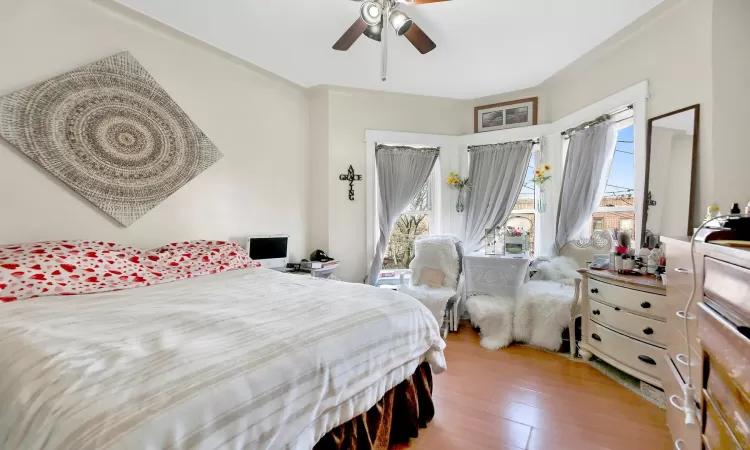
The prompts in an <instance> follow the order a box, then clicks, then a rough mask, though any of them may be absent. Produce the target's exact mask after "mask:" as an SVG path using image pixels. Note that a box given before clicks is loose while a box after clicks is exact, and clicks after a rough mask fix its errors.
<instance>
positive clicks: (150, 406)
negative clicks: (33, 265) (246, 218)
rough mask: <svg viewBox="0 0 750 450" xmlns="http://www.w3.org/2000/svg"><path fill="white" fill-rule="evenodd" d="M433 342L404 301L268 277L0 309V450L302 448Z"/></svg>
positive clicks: (432, 328) (436, 367) (232, 275)
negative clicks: (41, 449) (43, 449)
mask: <svg viewBox="0 0 750 450" xmlns="http://www.w3.org/2000/svg"><path fill="white" fill-rule="evenodd" d="M444 347H445V343H444V342H443V341H442V340H441V338H440V331H439V329H438V326H437V323H436V322H435V319H434V318H433V317H432V314H430V312H429V311H428V310H427V308H425V307H424V306H422V305H421V304H420V303H419V302H418V301H416V300H414V299H412V298H410V297H408V296H406V295H404V294H400V293H398V292H394V291H390V290H385V289H375V288H372V287H369V286H364V285H358V284H348V283H339V282H334V281H325V280H315V279H312V278H309V277H302V276H291V275H283V274H279V273H276V272H273V271H270V270H267V269H247V270H238V271H232V272H226V273H222V274H217V275H210V276H205V277H201V278H196V279H191V280H184V281H178V282H174V283H169V284H164V285H159V286H152V287H147V288H138V289H132V290H126V291H118V292H108V293H102V294H91V295H78V296H69V297H46V298H38V299H32V300H25V301H18V302H15V303H8V304H4V305H0V448H2V449H24V450H31V449H40V448H46V449H55V450H65V449H74V450H84V449H108V448H110V449H162V448H164V449H166V448H169V449H194V448H195V449H218V448H221V449H224V448H226V449H239V448H247V449H278V448H294V449H309V448H311V447H312V446H313V445H314V444H315V443H316V442H317V441H318V440H319V439H320V438H321V437H322V436H323V435H324V434H325V433H327V432H328V431H330V430H331V429H333V428H334V427H336V426H338V425H340V424H342V423H344V422H346V421H348V420H350V419H352V418H353V417H355V416H357V415H359V414H362V413H363V412H365V411H367V410H368V409H369V408H371V407H372V406H373V405H374V404H375V403H376V402H377V401H378V400H379V399H380V398H381V397H382V396H383V395H384V393H385V392H386V391H388V390H389V389H391V388H393V387H395V386H396V385H398V384H399V383H400V382H401V381H403V380H405V379H406V378H408V377H409V376H411V374H412V373H413V372H414V370H415V369H416V368H417V366H418V365H419V364H420V363H421V362H423V361H428V362H430V364H431V365H432V368H433V371H435V372H436V373H439V372H441V371H442V370H444V369H445V360H444V358H443V353H442V352H443V349H444Z"/></svg>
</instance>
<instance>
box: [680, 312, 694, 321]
mask: <svg viewBox="0 0 750 450" xmlns="http://www.w3.org/2000/svg"><path fill="white" fill-rule="evenodd" d="M675 315H676V316H677V317H679V318H680V319H682V320H695V316H694V315H693V314H687V315H685V311H677V312H676V313H675Z"/></svg>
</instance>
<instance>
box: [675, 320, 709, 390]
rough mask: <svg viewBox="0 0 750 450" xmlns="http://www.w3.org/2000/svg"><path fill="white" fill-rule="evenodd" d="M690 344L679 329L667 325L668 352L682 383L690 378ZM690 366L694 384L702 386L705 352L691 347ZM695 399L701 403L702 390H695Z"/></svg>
mask: <svg viewBox="0 0 750 450" xmlns="http://www.w3.org/2000/svg"><path fill="white" fill-rule="evenodd" d="M687 352H688V345H687V343H686V342H685V338H684V337H683V336H682V333H681V332H680V331H679V330H677V328H675V327H674V326H673V325H671V324H668V325H667V353H668V354H669V359H671V360H672V364H674V366H675V367H676V368H677V371H678V372H679V376H680V377H681V379H682V383H687V378H688V365H687V364H688V360H687ZM690 367H691V368H692V369H691V374H692V376H693V386H697V387H698V388H700V387H701V382H702V379H703V352H698V351H697V350H696V349H694V348H691V349H690ZM695 401H696V402H697V403H700V401H701V391H700V389H697V390H696V392H695Z"/></svg>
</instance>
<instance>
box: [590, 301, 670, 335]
mask: <svg viewBox="0 0 750 450" xmlns="http://www.w3.org/2000/svg"><path fill="white" fill-rule="evenodd" d="M589 314H590V315H589V318H591V320H593V321H595V322H598V323H600V324H602V325H606V326H608V327H611V328H614V329H616V330H618V331H622V332H623V333H627V334H630V335H632V336H635V337H637V338H638V339H642V340H644V341H647V342H649V343H652V344H655V345H659V346H661V347H664V346H666V343H667V324H666V323H665V322H660V321H658V320H654V319H649V318H647V317H643V316H638V315H636V314H631V313H629V312H627V311H626V310H624V309H622V308H620V307H612V306H609V305H605V304H604V303H599V302H597V301H596V300H594V299H593V298H592V299H590V301H589Z"/></svg>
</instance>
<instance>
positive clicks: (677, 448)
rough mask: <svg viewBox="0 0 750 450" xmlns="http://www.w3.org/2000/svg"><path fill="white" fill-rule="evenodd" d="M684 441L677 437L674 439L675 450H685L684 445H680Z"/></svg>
mask: <svg viewBox="0 0 750 450" xmlns="http://www.w3.org/2000/svg"><path fill="white" fill-rule="evenodd" d="M684 443H685V441H683V440H682V439H677V440H676V441H674V448H675V450H685V447H683V446H682V444H684Z"/></svg>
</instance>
